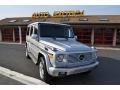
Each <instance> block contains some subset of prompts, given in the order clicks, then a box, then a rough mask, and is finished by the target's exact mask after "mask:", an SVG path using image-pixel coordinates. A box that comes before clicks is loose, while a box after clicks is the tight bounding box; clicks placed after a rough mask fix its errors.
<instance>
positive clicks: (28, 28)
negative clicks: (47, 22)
mask: <svg viewBox="0 0 120 90" xmlns="http://www.w3.org/2000/svg"><path fill="white" fill-rule="evenodd" d="M29 31H30V27H27V33H26V35H29Z"/></svg>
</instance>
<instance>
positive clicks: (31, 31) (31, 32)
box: [30, 26, 33, 36]
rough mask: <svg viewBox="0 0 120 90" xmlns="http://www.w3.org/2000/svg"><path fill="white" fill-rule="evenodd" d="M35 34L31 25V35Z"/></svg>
mask: <svg viewBox="0 0 120 90" xmlns="http://www.w3.org/2000/svg"><path fill="white" fill-rule="evenodd" d="M32 34H33V26H31V30H30V36H31V35H32Z"/></svg>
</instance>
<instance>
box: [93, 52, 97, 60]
mask: <svg viewBox="0 0 120 90" xmlns="http://www.w3.org/2000/svg"><path fill="white" fill-rule="evenodd" d="M92 57H93V58H94V59H96V58H97V52H96V51H94V52H93V53H92Z"/></svg>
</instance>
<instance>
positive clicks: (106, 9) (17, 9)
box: [0, 5, 120, 19]
mask: <svg viewBox="0 0 120 90" xmlns="http://www.w3.org/2000/svg"><path fill="white" fill-rule="evenodd" d="M62 10H63V11H64V10H81V11H82V10H84V11H85V15H120V5H104V6H103V5H0V19H4V18H9V17H31V16H32V13H33V12H44V11H49V12H50V13H51V14H52V13H53V12H54V11H62Z"/></svg>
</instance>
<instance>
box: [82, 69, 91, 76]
mask: <svg viewBox="0 0 120 90" xmlns="http://www.w3.org/2000/svg"><path fill="white" fill-rule="evenodd" d="M91 72H92V70H89V71H86V72H83V73H82V74H85V75H89V74H90V73H91Z"/></svg>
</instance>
